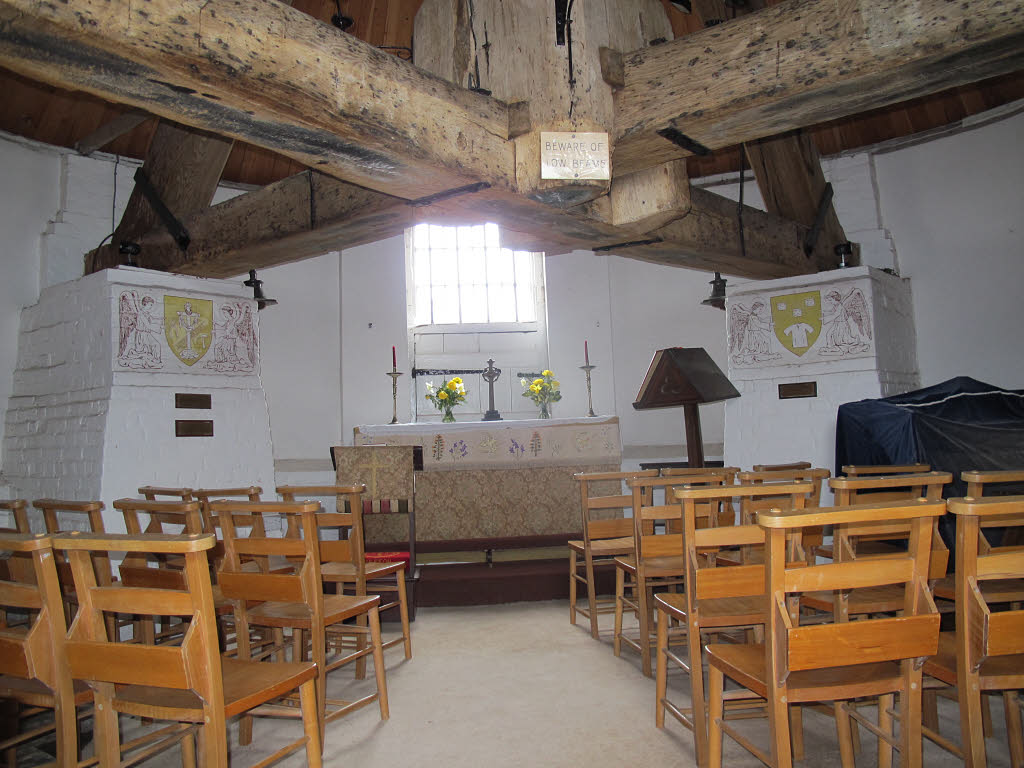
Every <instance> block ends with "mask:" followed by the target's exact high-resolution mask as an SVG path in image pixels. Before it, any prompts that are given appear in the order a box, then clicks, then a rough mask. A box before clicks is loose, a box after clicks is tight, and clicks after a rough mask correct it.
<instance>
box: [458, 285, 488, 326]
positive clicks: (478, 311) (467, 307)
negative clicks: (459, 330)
mask: <svg viewBox="0 0 1024 768" xmlns="http://www.w3.org/2000/svg"><path fill="white" fill-rule="evenodd" d="M487 321H488V318H487V286H485V285H464V286H462V322H464V323H486V322H487Z"/></svg>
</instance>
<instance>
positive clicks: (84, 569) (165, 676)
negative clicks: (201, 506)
mask: <svg viewBox="0 0 1024 768" xmlns="http://www.w3.org/2000/svg"><path fill="white" fill-rule="evenodd" d="M213 544H214V537H213V536H211V535H210V534H186V535H182V536H170V535H166V534H150V535H143V536H132V535H124V534H107V535H93V534H60V535H58V536H55V537H54V547H55V548H56V549H57V550H60V551H63V552H65V553H66V554H67V556H68V559H69V560H70V562H71V567H72V571H73V572H74V578H75V590H76V592H77V594H78V597H79V603H80V607H79V613H78V617H77V618H76V620H75V623H74V625H73V626H72V628H71V632H70V633H69V635H68V638H67V642H66V651H67V662H68V666H69V668H70V671H71V676H72V677H74V678H75V679H79V680H85V681H87V682H88V683H89V685H90V686H91V687H92V689H93V696H94V699H95V705H96V706H95V713H94V728H95V735H96V753H97V755H98V757H99V764H100V766H102V767H103V768H107V767H108V766H109V767H111V768H113V767H114V766H120V765H122V762H121V751H122V748H121V745H120V737H119V728H118V717H119V715H122V714H124V715H132V716H136V717H143V718H153V719H158V720H172V721H177V722H178V723H179V725H176V726H170V727H168V728H166V729H162V730H161V731H157V733H158V734H164V735H166V737H167V738H166V739H164V740H163V741H162V742H161V743H160V744H158V745H156V746H151V747H147V749H146V752H145V753H144V754H149V753H150V752H151V751H153V750H155V749H157V748H158V747H162V746H170V744H171V743H173V742H175V741H178V740H181V742H182V752H183V754H182V764H183V765H185V766H194V765H195V764H196V763H195V757H194V755H193V754H192V753H193V750H194V746H193V737H192V733H193V731H195V730H196V729H197V728H199V736H200V738H199V750H200V760H199V762H200V764H201V765H203V766H208V767H209V768H213V767H214V766H218V767H222V768H227V766H228V742H227V726H226V721H227V720H228V719H230V718H232V717H235V716H237V715H240V714H243V713H248V714H270V715H277V716H285V717H296V716H298V715H299V714H300V713H299V711H297V710H296V708H295V707H294V706H276V707H275V706H272V705H271V706H268V705H270V704H271V702H274V701H275V700H278V699H281V698H282V697H284V696H286V695H287V694H289V693H291V692H292V691H295V690H298V694H299V699H300V701H301V717H302V721H303V730H304V735H303V736H302V738H300V739H298V740H296V741H294V742H293V743H291V744H289V745H288V746H286V747H284V748H283V749H280V750H278V751H277V752H275V753H274V755H272V756H271V757H269V758H267V759H266V760H262V761H260V762H259V763H258V765H259V766H264V765H267V764H269V763H270V762H273V761H276V760H277V759H279V758H281V757H283V756H285V755H287V754H290V753H292V752H295V751H296V750H299V749H302V748H305V752H306V761H307V763H308V765H310V766H314V768H316V767H318V766H320V765H321V731H320V728H319V727H318V723H317V716H316V715H317V709H316V706H317V704H316V692H315V685H316V674H317V669H316V665H315V664H312V663H308V662H295V663H287V664H286V663H279V664H264V663H260V662H251V661H245V660H241V659H230V658H225V657H222V656H221V655H220V653H219V651H218V647H217V626H216V619H215V617H214V610H213V592H212V589H211V584H210V569H209V565H208V562H207V558H206V553H207V552H208V551H209V549H210V548H211V547H212V546H213ZM94 552H101V553H104V554H107V553H109V552H126V553H128V554H129V555H131V556H133V557H135V558H137V559H140V560H145V559H161V558H174V559H178V560H181V561H183V563H184V567H183V573H184V578H185V587H186V588H185V589H166V588H162V587H160V586H151V587H146V588H134V589H133V588H126V587H122V586H100V585H99V584H97V583H96V579H95V571H94V569H93V567H92V561H91V557H90V556H91V554H92V553H94ZM106 612H114V613H134V614H147V615H152V614H172V615H176V616H180V617H182V619H183V620H184V621H183V623H184V624H185V625H186V626H187V627H188V630H187V632H186V633H185V636H184V638H183V640H182V642H181V644H180V645H175V646H171V645H166V644H162V645H153V644H150V643H139V642H133V643H120V642H112V641H111V640H110V639H109V638H108V637H107V635H106V632H105V630H104V618H103V614H104V613H106ZM194 724H198V725H194ZM126 746H127V745H126ZM72 765H73V763H72Z"/></svg>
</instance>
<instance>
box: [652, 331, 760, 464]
mask: <svg viewBox="0 0 1024 768" xmlns="http://www.w3.org/2000/svg"><path fill="white" fill-rule="evenodd" d="M739 396H740V393H739V392H738V391H736V387H734V386H733V385H732V382H731V381H729V379H728V377H726V375H725V374H724V373H722V370H721V368H719V367H718V366H717V365H715V361H714V360H712V359H711V356H710V355H709V354H708V353H707V352H705V351H704V350H703V349H701V348H700V347H696V348H685V347H671V348H669V349H659V350H658V351H657V352H655V353H654V359H653V360H651V367H650V368H648V369H647V376H646V377H644V383H643V384H641V385H640V392H639V394H637V396H636V402H634V403H633V407H634V408H636V409H637V410H638V411H642V410H646V409H648V408H673V407H675V406H679V405H681V406H683V418H684V420H685V423H686V459H687V462H688V463H689V466H691V467H703V466H704V441H703V438H702V437H701V433H700V410H699V406H700V405H701V404H702V403H717V402H718V401H720V400H728V399H729V398H731V397H739Z"/></svg>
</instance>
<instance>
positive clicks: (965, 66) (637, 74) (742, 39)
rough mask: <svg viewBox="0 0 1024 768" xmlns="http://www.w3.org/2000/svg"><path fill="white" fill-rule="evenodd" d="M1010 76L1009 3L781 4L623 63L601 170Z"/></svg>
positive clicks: (1023, 49)
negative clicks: (608, 151) (608, 157)
mask: <svg viewBox="0 0 1024 768" xmlns="http://www.w3.org/2000/svg"><path fill="white" fill-rule="evenodd" d="M1022 68H1024V4H1021V3H1019V2H1007V1H1006V0H972V2H969V3H954V2H949V1H948V0H889V2H884V3H875V2H864V1H863V0H788V2H783V3H779V4H778V5H775V6H773V7H771V8H767V9H765V10H762V11H759V12H758V13H753V14H750V15H748V16H743V17H741V18H738V19H735V20H734V21H730V22H729V23H727V24H720V25H717V26H714V27H711V28H709V29H704V30H700V31H698V32H694V33H692V34H689V35H686V36H685V37H681V38H679V39H677V40H674V41H671V42H668V43H664V44H663V45H657V46H654V47H651V48H644V49H641V50H638V51H635V52H633V53H630V54H628V55H626V56H625V57H624V81H625V86H624V87H623V88H622V89H620V90H619V91H617V92H616V94H615V107H616V116H615V136H614V137H613V146H614V154H613V157H612V167H613V169H614V172H615V173H628V172H631V171H635V170H638V169H641V168H646V167H649V166H651V165H656V164H658V163H662V162H665V161H667V160H671V159H673V158H677V157H680V156H683V155H685V154H689V153H691V152H692V151H693V148H695V147H705V148H707V149H709V150H715V149H719V148H722V147H729V146H734V145H736V144H741V143H743V142H748V141H752V140H754V139H759V138H763V137H765V136H775V135H777V134H780V133H784V132H786V131H790V130H793V129H795V128H801V127H805V126H810V125H815V124H818V123H822V122H826V121H828V120H834V119H836V118H840V117H847V116H849V115H854V114H857V113H859V112H864V111H867V110H870V109H875V108H877V107H883V106H886V105H888V104H894V103H897V102H900V101H905V100H907V99H911V98H915V97H918V96H925V95H928V94H930V93H935V92H937V91H940V90H944V89H947V88H952V87H954V86H958V85H964V84H966V83H970V82H974V81H977V80H981V79H984V78H986V77H993V76H995V75H1001V74H1006V73H1009V72H1014V71H1017V70H1019V69H1022ZM665 135H668V136H670V137H674V138H675V139H677V140H679V141H681V142H682V143H683V144H685V145H687V146H688V147H689V149H684V148H681V147H680V146H678V145H677V144H673V143H672V142H671V141H670V140H669V139H667V138H665Z"/></svg>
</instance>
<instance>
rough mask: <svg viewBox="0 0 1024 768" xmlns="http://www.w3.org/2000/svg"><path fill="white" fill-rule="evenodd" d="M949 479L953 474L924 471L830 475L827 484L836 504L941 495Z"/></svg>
mask: <svg viewBox="0 0 1024 768" xmlns="http://www.w3.org/2000/svg"><path fill="white" fill-rule="evenodd" d="M921 466H924V465H921ZM843 469H849V467H843ZM952 481H953V475H952V474H950V473H949V472H931V471H924V472H894V473H891V474H884V475H883V474H877V475H848V476H846V477H833V478H832V479H831V480H829V481H828V485H829V488H831V489H832V493H834V494H835V499H836V506H850V505H854V504H867V503H880V502H883V501H902V500H904V499H920V498H926V499H941V498H942V489H943V487H944V486H946V485H948V484H949V483H951V482H952Z"/></svg>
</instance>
